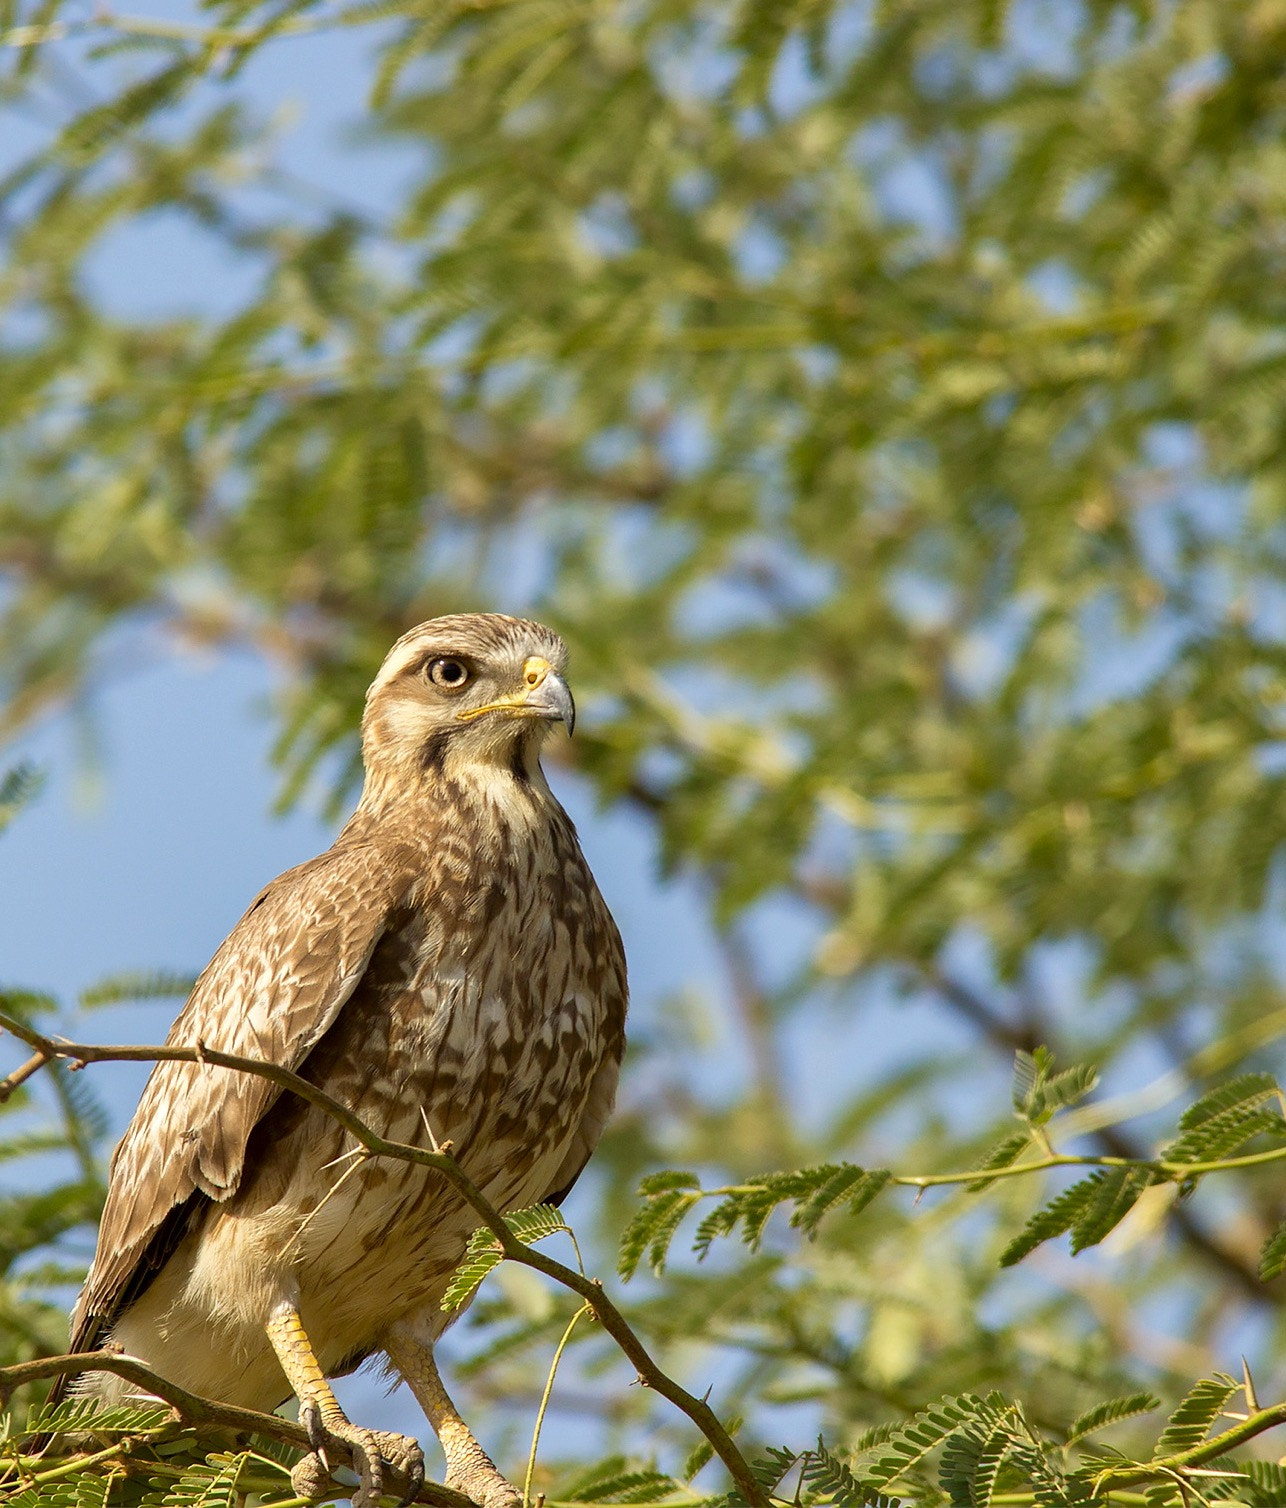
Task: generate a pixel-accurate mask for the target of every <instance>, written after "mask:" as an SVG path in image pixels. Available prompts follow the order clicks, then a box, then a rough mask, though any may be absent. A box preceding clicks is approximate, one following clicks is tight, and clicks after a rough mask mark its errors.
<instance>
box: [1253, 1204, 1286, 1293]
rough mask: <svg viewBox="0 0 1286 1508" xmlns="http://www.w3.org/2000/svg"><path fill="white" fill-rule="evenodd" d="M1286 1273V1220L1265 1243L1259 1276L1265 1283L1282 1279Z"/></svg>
mask: <svg viewBox="0 0 1286 1508" xmlns="http://www.w3.org/2000/svg"><path fill="white" fill-rule="evenodd" d="M1283 1271H1286V1220H1283V1221H1282V1223H1281V1224H1280V1225H1279V1226H1278V1227H1277V1229H1276V1230H1275V1231H1274V1232H1273V1233H1272V1235H1271V1236H1269V1238H1268V1240H1267V1241H1265V1242H1264V1249H1263V1251H1262V1252H1260V1254H1259V1276H1260V1278H1261V1279H1262V1280H1263V1281H1264V1282H1265V1283H1267V1282H1269V1281H1271V1279H1273V1278H1276V1277H1280V1276H1281V1274H1282V1272H1283Z"/></svg>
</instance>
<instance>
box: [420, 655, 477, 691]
mask: <svg viewBox="0 0 1286 1508" xmlns="http://www.w3.org/2000/svg"><path fill="white" fill-rule="evenodd" d="M429 679H430V680H431V681H432V682H433V684H434V685H435V686H441V687H442V688H443V690H445V691H459V689H460V688H461V686H463V685H464V683H465V682H466V681H467V680H468V679H469V668H468V666H467V665H462V664H461V663H460V661H459V660H434V662H433V663H432V665H430V666H429Z"/></svg>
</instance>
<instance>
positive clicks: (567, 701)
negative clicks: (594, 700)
mask: <svg viewBox="0 0 1286 1508" xmlns="http://www.w3.org/2000/svg"><path fill="white" fill-rule="evenodd" d="M523 706H524V707H525V708H526V709H527V710H528V711H529V712H534V713H535V714H536V716H537V717H547V718H549V719H551V721H553V722H558V723H565V724H566V726H567V733H568V736H569V737H570V735H571V733H572V730H573V729H574V728H575V726H576V703H575V702H574V701H573V700H572V693H571V688H570V687H569V686H568V684H567V682H566V681H565V680H563V678H562V676H560V675H559V674H558V672H557V671H556V670H551V671H549V672H547V673H546V674H545V675H544V676H542V677H541V680H540V684H539V685H538V686H533V687H532V689H531V690H530V691H529V692H528V693H527V695H526V696H525V697H524V698H523Z"/></svg>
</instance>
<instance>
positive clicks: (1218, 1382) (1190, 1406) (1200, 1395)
mask: <svg viewBox="0 0 1286 1508" xmlns="http://www.w3.org/2000/svg"><path fill="white" fill-rule="evenodd" d="M1240 1386H1241V1384H1240V1383H1237V1382H1234V1381H1233V1379H1232V1378H1231V1377H1228V1376H1225V1375H1224V1374H1223V1373H1222V1372H1216V1373H1215V1375H1214V1376H1213V1377H1206V1378H1203V1379H1202V1380H1201V1381H1200V1382H1199V1383H1197V1385H1196V1386H1195V1387H1194V1388H1192V1389H1191V1390H1190V1391H1189V1392H1188V1393H1187V1395H1186V1396H1185V1397H1184V1399H1183V1401H1182V1402H1181V1403H1180V1404H1179V1406H1178V1407H1177V1408H1176V1409H1175V1411H1174V1413H1172V1414H1171V1415H1170V1417H1169V1419H1167V1420H1166V1425H1165V1429H1164V1430H1162V1432H1161V1438H1160V1439H1159V1440H1158V1441H1157V1445H1156V1450H1155V1452H1154V1454H1155V1456H1156V1458H1157V1459H1158V1460H1159V1459H1160V1458H1162V1457H1164V1456H1173V1455H1177V1454H1178V1453H1179V1452H1180V1451H1185V1450H1191V1449H1192V1447H1193V1446H1194V1445H1200V1444H1201V1442H1202V1441H1203V1440H1204V1439H1205V1438H1206V1435H1207V1434H1208V1433H1209V1432H1210V1426H1211V1425H1212V1424H1213V1423H1214V1422H1215V1420H1216V1419H1217V1418H1218V1417H1219V1415H1220V1414H1221V1413H1222V1412H1223V1408H1224V1405H1225V1404H1226V1403H1227V1402H1228V1400H1229V1398H1231V1397H1232V1395H1233V1394H1234V1393H1235V1392H1237V1390H1238V1388H1239V1387H1240Z"/></svg>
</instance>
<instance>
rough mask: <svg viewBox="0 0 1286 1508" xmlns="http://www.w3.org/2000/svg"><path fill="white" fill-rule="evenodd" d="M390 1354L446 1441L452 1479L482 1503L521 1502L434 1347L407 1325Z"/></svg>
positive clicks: (500, 1506) (482, 1507)
mask: <svg viewBox="0 0 1286 1508" xmlns="http://www.w3.org/2000/svg"><path fill="white" fill-rule="evenodd" d="M385 1344H386V1347H387V1350H388V1358H389V1360H390V1361H391V1362H392V1363H393V1365H394V1367H395V1368H396V1369H397V1370H398V1371H399V1372H400V1373H401V1374H402V1376H403V1377H404V1378H405V1379H406V1381H407V1384H408V1385H409V1386H410V1389H411V1391H412V1393H414V1394H415V1399H416V1402H417V1403H418V1404H419V1405H420V1407H421V1408H422V1409H423V1410H424V1413H425V1415H426V1417H427V1418H428V1421H429V1423H430V1424H431V1425H432V1426H433V1429H434V1432H435V1433H436V1435H437V1437H438V1439H439V1440H440V1441H441V1442H442V1451H443V1454H444V1455H445V1456H446V1458H447V1475H446V1485H447V1486H448V1487H451V1488H454V1489H455V1491H456V1492H462V1493H463V1494H464V1495H465V1497H467V1498H471V1499H472V1500H473V1502H475V1503H476V1504H477V1505H478V1508H518V1505H519V1504H521V1502H522V1494H521V1493H520V1492H519V1491H518V1490H517V1488H515V1487H514V1486H513V1485H512V1484H511V1483H510V1482H507V1481H506V1480H505V1479H504V1477H502V1476H501V1475H500V1472H499V1471H498V1470H497V1469H496V1463H495V1462H494V1461H493V1460H492V1459H491V1457H490V1456H489V1455H488V1454H487V1453H486V1451H485V1450H483V1448H482V1446H481V1445H479V1444H478V1442H477V1440H476V1439H475V1438H474V1435H473V1431H472V1430H471V1429H470V1428H469V1426H468V1425H467V1424H466V1423H465V1422H464V1420H463V1419H462V1418H461V1417H460V1413H459V1410H458V1409H457V1408H456V1406H455V1404H454V1403H452V1402H451V1399H450V1396H449V1395H448V1393H447V1390H446V1388H445V1387H443V1385H442V1377H441V1374H440V1373H439V1372H438V1364H437V1362H436V1361H435V1360H434V1357H433V1347H432V1345H430V1344H429V1343H428V1342H426V1341H424V1340H421V1339H420V1338H419V1337H418V1336H416V1335H414V1334H413V1333H411V1332H409V1331H407V1330H399V1331H395V1332H394V1333H393V1334H392V1335H390V1336H389V1337H388V1339H387V1341H386V1343H385Z"/></svg>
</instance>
